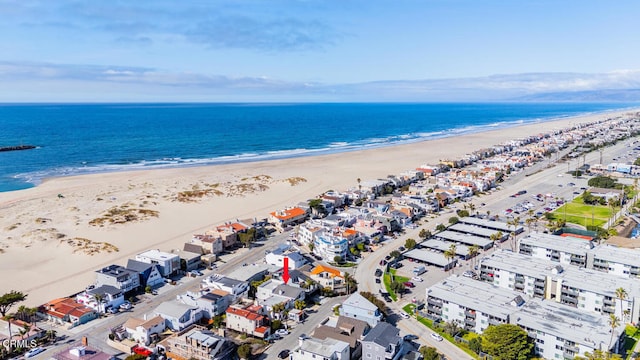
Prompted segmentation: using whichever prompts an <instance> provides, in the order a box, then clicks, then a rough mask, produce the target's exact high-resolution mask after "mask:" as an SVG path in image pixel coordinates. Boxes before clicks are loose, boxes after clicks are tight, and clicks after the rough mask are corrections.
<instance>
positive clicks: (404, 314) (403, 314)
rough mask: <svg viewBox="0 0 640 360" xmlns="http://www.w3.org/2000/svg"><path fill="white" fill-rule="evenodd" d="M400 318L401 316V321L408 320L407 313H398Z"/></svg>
mask: <svg viewBox="0 0 640 360" xmlns="http://www.w3.org/2000/svg"><path fill="white" fill-rule="evenodd" d="M400 316H401V317H402V318H403V319H408V318H409V314H407V313H406V312H404V311H400Z"/></svg>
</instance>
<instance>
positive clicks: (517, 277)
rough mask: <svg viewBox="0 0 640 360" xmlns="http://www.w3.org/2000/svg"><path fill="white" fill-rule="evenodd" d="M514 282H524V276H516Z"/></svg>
mask: <svg viewBox="0 0 640 360" xmlns="http://www.w3.org/2000/svg"><path fill="white" fill-rule="evenodd" d="M516 281H518V282H524V276H523V275H516Z"/></svg>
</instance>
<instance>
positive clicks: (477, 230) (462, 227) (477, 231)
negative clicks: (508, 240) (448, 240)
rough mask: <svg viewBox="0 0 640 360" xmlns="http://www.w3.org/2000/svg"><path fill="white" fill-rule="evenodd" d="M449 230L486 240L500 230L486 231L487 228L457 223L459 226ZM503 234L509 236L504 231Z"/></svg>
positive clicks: (455, 225) (453, 226)
mask: <svg viewBox="0 0 640 360" xmlns="http://www.w3.org/2000/svg"><path fill="white" fill-rule="evenodd" d="M447 229H449V230H454V231H458V232H461V233H466V234H473V235H477V236H481V237H485V238H490V237H491V235H493V234H496V233H497V232H498V230H492V229H485V228H481V227H479V226H475V225H469V224H461V223H457V224H454V225H451V226H449V227H448V228H447ZM509 232H510V231H509ZM503 233H504V234H505V235H506V234H507V233H506V232H504V231H503Z"/></svg>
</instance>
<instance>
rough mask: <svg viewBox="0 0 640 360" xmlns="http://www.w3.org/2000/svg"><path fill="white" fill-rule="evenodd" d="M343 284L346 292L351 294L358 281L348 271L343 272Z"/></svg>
mask: <svg viewBox="0 0 640 360" xmlns="http://www.w3.org/2000/svg"><path fill="white" fill-rule="evenodd" d="M344 284H345V285H346V286H347V294H351V293H353V292H354V291H356V289H357V288H358V282H357V281H356V279H355V278H354V277H353V276H351V274H349V273H348V272H345V273H344Z"/></svg>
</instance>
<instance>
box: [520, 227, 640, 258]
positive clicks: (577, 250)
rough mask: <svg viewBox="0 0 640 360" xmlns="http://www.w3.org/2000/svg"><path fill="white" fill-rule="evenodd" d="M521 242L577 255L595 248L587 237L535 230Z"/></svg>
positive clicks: (584, 253)
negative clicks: (581, 237)
mask: <svg viewBox="0 0 640 360" xmlns="http://www.w3.org/2000/svg"><path fill="white" fill-rule="evenodd" d="M520 244H527V245H531V246H535V247H540V248H545V249H550V250H557V251H562V252H566V253H569V254H576V255H586V254H587V252H588V250H589V249H592V248H593V243H592V242H591V241H588V240H585V239H579V238H575V237H570V236H558V235H552V234H544V233H539V232H533V233H531V234H529V235H528V236H527V237H525V238H522V239H520ZM638 255H640V253H638Z"/></svg>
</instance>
